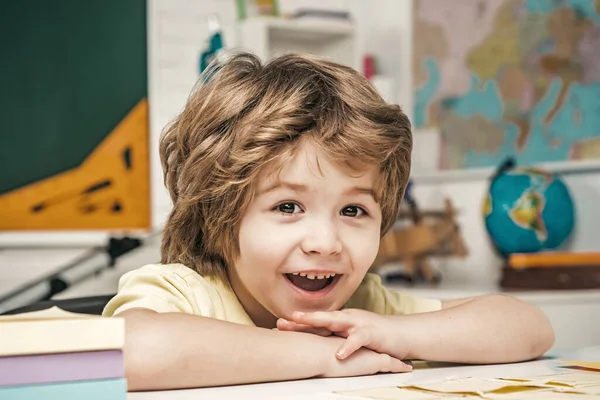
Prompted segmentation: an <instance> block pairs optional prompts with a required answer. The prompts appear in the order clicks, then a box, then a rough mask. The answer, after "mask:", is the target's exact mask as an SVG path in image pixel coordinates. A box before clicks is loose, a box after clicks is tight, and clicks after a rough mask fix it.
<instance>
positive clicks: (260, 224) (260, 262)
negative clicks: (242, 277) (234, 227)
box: [238, 218, 289, 274]
mask: <svg viewBox="0 0 600 400" xmlns="http://www.w3.org/2000/svg"><path fill="white" fill-rule="evenodd" d="M288 247H289V238H288V237H286V235H285V234H284V232H282V230H281V229H274V227H273V225H272V224H269V223H268V221H265V219H259V220H253V219H250V218H249V219H247V220H246V221H243V222H242V224H241V226H240V234H239V248H240V260H239V263H238V265H239V266H240V267H241V268H243V269H244V270H245V271H239V272H240V274H242V273H243V274H245V273H248V272H256V271H266V270H272V269H275V268H277V267H278V266H279V265H280V264H281V262H282V261H283V259H284V258H285V256H286V254H287V250H288Z"/></svg>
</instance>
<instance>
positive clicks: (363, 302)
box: [345, 273, 442, 315]
mask: <svg viewBox="0 0 600 400" xmlns="http://www.w3.org/2000/svg"><path fill="white" fill-rule="evenodd" d="M345 308H361V309H364V310H367V311H371V312H375V313H378V314H386V315H401V314H414V313H421V312H428V311H437V310H440V309H441V308H442V303H441V301H440V300H437V299H428V298H421V297H417V296H412V295H410V294H408V293H406V292H403V291H401V290H394V289H390V288H387V287H385V286H384V284H383V282H382V281H381V277H380V276H379V275H377V274H374V273H367V274H366V275H365V277H364V279H363V281H362V282H361V284H360V285H359V287H358V288H357V289H356V291H355V292H354V294H353V295H352V297H351V298H350V300H349V301H348V303H347V304H346V306H345Z"/></svg>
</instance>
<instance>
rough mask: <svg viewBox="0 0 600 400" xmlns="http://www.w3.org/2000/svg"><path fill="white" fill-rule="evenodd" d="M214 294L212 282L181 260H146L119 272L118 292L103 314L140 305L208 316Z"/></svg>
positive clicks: (214, 288)
mask: <svg viewBox="0 0 600 400" xmlns="http://www.w3.org/2000/svg"><path fill="white" fill-rule="evenodd" d="M217 295H218V293H217V288H216V287H215V284H214V283H213V282H211V281H210V280H209V279H206V278H204V277H202V276H201V275H200V274H198V273H197V272H196V271H194V270H193V269H191V268H189V267H187V266H185V265H183V264H148V265H144V266H143V267H140V268H138V269H135V270H132V271H129V272H127V273H125V274H124V275H123V276H121V278H120V279H119V287H118V292H117V294H116V295H115V297H113V298H112V299H111V300H110V302H109V303H108V304H107V306H106V307H105V309H104V313H103V314H104V315H114V314H117V313H118V312H122V311H124V310H125V309H128V308H134V307H142V308H149V309H152V310H154V311H157V312H185V313H189V314H199V315H205V314H208V315H207V316H210V314H212V313H213V312H214V310H213V307H212V304H213V300H212V298H213V297H215V296H217Z"/></svg>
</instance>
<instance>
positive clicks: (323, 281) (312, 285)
mask: <svg viewBox="0 0 600 400" xmlns="http://www.w3.org/2000/svg"><path fill="white" fill-rule="evenodd" d="M285 276H286V277H287V278H288V279H289V281H290V282H292V284H294V286H296V287H298V288H300V289H302V290H306V291H307V292H318V291H320V290H323V289H325V288H326V287H327V286H329V285H331V284H332V283H333V282H334V281H335V280H336V279H337V278H339V277H340V276H341V275H339V274H314V273H303V272H294V273H291V274H285Z"/></svg>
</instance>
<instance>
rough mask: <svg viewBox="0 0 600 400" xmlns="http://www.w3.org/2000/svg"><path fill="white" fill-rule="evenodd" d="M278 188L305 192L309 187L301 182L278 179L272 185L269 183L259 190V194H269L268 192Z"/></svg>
mask: <svg viewBox="0 0 600 400" xmlns="http://www.w3.org/2000/svg"><path fill="white" fill-rule="evenodd" d="M277 189H289V190H292V191H294V192H298V193H304V192H307V191H308V187H307V186H306V185H302V184H300V183H292V182H282V181H277V182H275V183H273V184H272V185H269V186H267V187H266V188H264V189H262V190H261V191H259V192H258V195H259V196H260V195H263V194H267V193H270V192H272V191H274V190H277Z"/></svg>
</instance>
